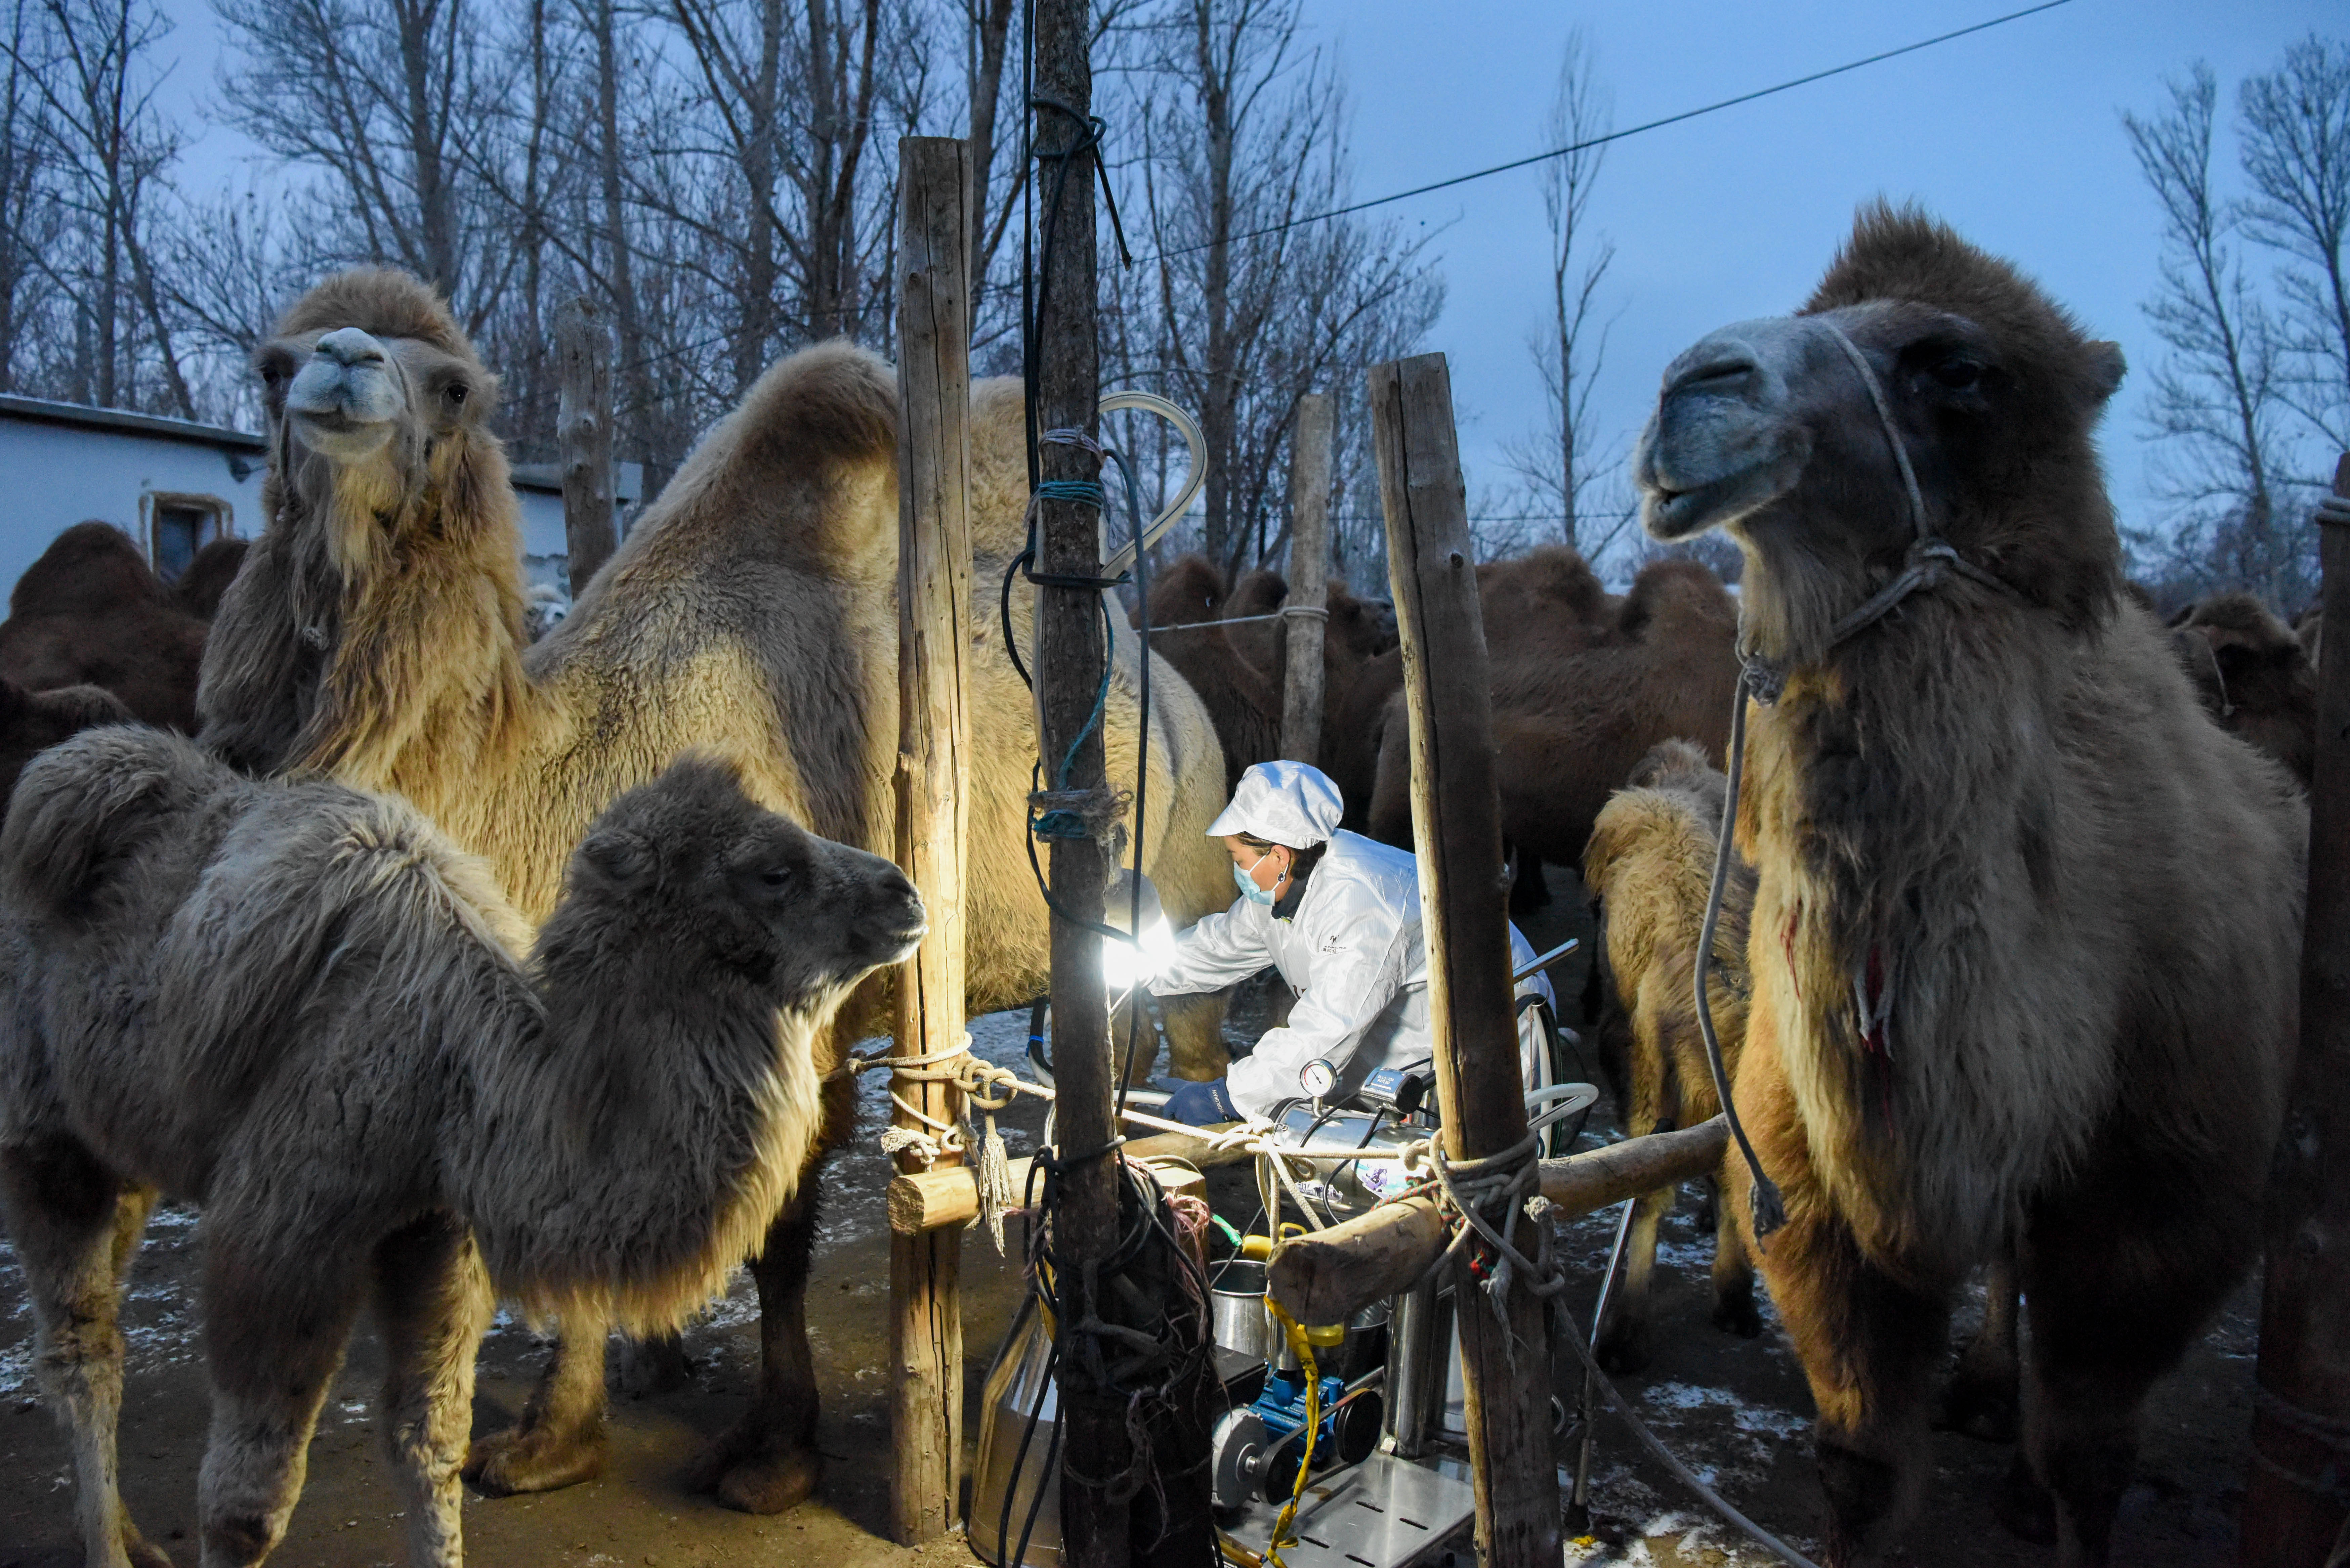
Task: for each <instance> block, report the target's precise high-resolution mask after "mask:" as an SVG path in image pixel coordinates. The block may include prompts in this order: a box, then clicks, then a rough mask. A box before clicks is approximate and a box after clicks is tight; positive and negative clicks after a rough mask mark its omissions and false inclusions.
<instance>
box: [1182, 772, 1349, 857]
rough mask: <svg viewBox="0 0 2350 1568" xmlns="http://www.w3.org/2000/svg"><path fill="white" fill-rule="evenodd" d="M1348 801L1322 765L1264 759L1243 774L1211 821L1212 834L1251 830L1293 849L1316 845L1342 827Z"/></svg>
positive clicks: (1266, 838) (1227, 834)
mask: <svg viewBox="0 0 2350 1568" xmlns="http://www.w3.org/2000/svg"><path fill="white" fill-rule="evenodd" d="M1346 814H1347V803H1346V801H1345V799H1344V798H1343V797H1341V796H1340V795H1339V794H1338V786H1337V785H1336V784H1332V783H1331V782H1330V776H1329V775H1328V774H1326V773H1324V772H1323V771H1322V770H1321V769H1320V768H1317V767H1312V766H1309V765H1308V764H1306V763H1290V762H1280V763H1257V764H1256V765H1255V766H1254V767H1253V768H1251V769H1249V771H1248V772H1246V773H1244V774H1242V775H1241V782H1240V787H1239V788H1237V789H1235V790H1233V791H1232V804H1231V805H1228V806H1226V807H1224V810H1223V815H1221V816H1219V817H1217V818H1216V820H1215V821H1213V822H1211V823H1210V824H1209V825H1208V836H1209V837H1211V838H1222V837H1225V836H1229V835H1232V834H1235V833H1245V834H1247V835H1249V836H1251V837H1253V838H1262V839H1263V840H1265V841H1266V842H1267V843H1270V844H1285V845H1287V846H1289V847H1290V848H1292V849H1311V848H1312V847H1314V846H1315V845H1317V844H1322V843H1326V842H1327V841H1328V839H1329V837H1330V836H1331V835H1332V834H1334V833H1336V832H1337V831H1338V820H1339V818H1341V817H1343V816H1344V815H1346Z"/></svg>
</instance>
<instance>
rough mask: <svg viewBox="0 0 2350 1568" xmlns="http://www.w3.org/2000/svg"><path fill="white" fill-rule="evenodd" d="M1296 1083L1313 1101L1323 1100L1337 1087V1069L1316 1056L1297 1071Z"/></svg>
mask: <svg viewBox="0 0 2350 1568" xmlns="http://www.w3.org/2000/svg"><path fill="white" fill-rule="evenodd" d="M1297 1083H1298V1086H1299V1087H1300V1088H1303V1089H1304V1090H1305V1092H1306V1093H1307V1094H1309V1095H1311V1096H1314V1097H1315V1099H1317V1100H1319V1099H1324V1098H1326V1097H1327V1096H1328V1095H1329V1093H1330V1091H1331V1090H1333V1089H1335V1088H1336V1087H1337V1086H1338V1069H1337V1068H1336V1067H1334V1066H1332V1065H1331V1064H1329V1063H1327V1062H1326V1061H1324V1060H1323V1059H1322V1058H1321V1057H1319V1056H1316V1057H1315V1058H1314V1060H1312V1061H1311V1062H1308V1063H1306V1064H1305V1065H1304V1066H1303V1067H1300V1068H1299V1069H1298V1070H1297Z"/></svg>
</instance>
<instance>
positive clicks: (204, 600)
mask: <svg viewBox="0 0 2350 1568" xmlns="http://www.w3.org/2000/svg"><path fill="white" fill-rule="evenodd" d="M245 546H246V541H244V540H243V539H214V540H213V542H212V543H211V544H209V545H205V546H204V547H203V549H201V550H199V551H197V552H196V556H195V559H193V560H192V561H190V562H189V563H188V569H187V570H186V571H184V572H182V573H181V574H180V580H179V581H178V582H176V583H173V584H172V589H171V592H172V604H173V605H175V606H176V607H178V608H179V610H180V612H181V613H182V614H183V615H192V616H193V617H195V618H197V619H198V620H201V621H209V620H211V619H212V618H213V617H214V616H216V615H218V614H219V613H220V602H221V596H222V595H223V594H225V593H227V592H228V586H229V584H231V583H233V582H234V581H236V574H237V569H238V568H239V567H241V566H244V552H245Z"/></svg>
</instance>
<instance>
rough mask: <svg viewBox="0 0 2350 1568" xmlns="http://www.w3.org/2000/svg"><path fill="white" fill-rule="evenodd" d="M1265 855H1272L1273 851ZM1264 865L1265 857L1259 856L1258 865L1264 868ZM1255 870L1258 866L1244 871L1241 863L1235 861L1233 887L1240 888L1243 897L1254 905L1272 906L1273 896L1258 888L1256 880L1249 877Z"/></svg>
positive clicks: (1233, 864)
mask: <svg viewBox="0 0 2350 1568" xmlns="http://www.w3.org/2000/svg"><path fill="white" fill-rule="evenodd" d="M1265 853H1266V854H1271V853H1272V851H1270V850H1267V851H1266V852H1265ZM1263 864H1264V856H1263V855H1260V856H1258V857H1256V865H1257V866H1262V865H1263ZM1255 869H1256V866H1251V867H1246V868H1245V869H1243V867H1242V866H1241V864H1240V862H1238V861H1234V862H1233V863H1232V886H1233V887H1235V888H1239V889H1240V890H1241V897H1242V898H1246V899H1247V900H1248V901H1249V902H1250V903H1252V904H1270V903H1272V902H1273V895H1272V894H1270V893H1268V892H1266V891H1265V890H1264V889H1263V888H1260V887H1258V886H1257V885H1256V879H1255V878H1254V877H1251V876H1250V875H1249V872H1251V871H1253V870H1255Z"/></svg>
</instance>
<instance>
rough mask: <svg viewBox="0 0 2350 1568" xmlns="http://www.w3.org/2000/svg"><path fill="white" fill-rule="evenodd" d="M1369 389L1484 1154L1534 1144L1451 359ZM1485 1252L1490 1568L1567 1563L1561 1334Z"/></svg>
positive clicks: (1420, 361) (1466, 1304)
mask: <svg viewBox="0 0 2350 1568" xmlns="http://www.w3.org/2000/svg"><path fill="white" fill-rule="evenodd" d="M1370 383H1371V421H1372V427H1373V430H1374V432H1375V434H1376V438H1377V441H1378V462H1379V503H1380V507H1381V509H1382V510H1383V511H1384V512H1385V513H1386V514H1387V527H1388V580H1389V582H1390V583H1391V585H1392V586H1393V588H1394V592H1395V605H1396V625H1397V628H1398V629H1399V631H1400V632H1401V633H1402V638H1403V670H1404V701H1405V708H1406V711H1407V712H1408V713H1409V716H1410V724H1411V826H1412V833H1413V836H1414V841H1415V842H1416V843H1417V845H1418V846H1419V847H1418V854H1419V907H1420V921H1421V926H1422V929H1424V931H1425V932H1426V936H1427V941H1428V1012H1429V1023H1430V1033H1431V1034H1432V1035H1433V1036H1434V1040H1435V1045H1436V1091H1437V1098H1438V1102H1439V1105H1440V1107H1441V1115H1442V1117H1443V1124H1444V1131H1443V1137H1444V1149H1445V1153H1446V1154H1447V1156H1449V1157H1450V1158H1453V1159H1456V1160H1459V1159H1478V1158H1484V1157H1487V1156H1491V1155H1496V1154H1500V1153H1502V1152H1503V1151H1504V1150H1506V1149H1509V1148H1512V1147H1515V1146H1516V1145H1518V1144H1520V1143H1522V1142H1523V1141H1524V1139H1525V1137H1526V1109H1525V1087H1524V1084H1523V1075H1522V1074H1521V1072H1520V1069H1519V1066H1518V1034H1517V1027H1516V1016H1515V1014H1514V1012H1513V1011H1512V1008H1511V1003H1510V996H1511V986H1510V941H1509V917H1508V915H1507V913H1506V912H1505V910H1504V908H1503V906H1504V903H1505V901H1506V899H1507V898H1508V881H1507V875H1506V872H1505V870H1504V867H1503V861H1502V812H1501V796H1500V794H1499V792H1498V790H1497V787H1496V785H1495V782H1494V772H1493V713H1492V691H1491V690H1490V689H1489V687H1488V685H1487V680H1486V673H1485V629H1484V624H1483V621H1482V613H1481V610H1480V607H1479V603H1478V598H1477V570H1476V561H1475V557H1474V556H1473V554H1472V552H1471V547H1470V540H1469V515H1468V507H1467V504H1466V495H1465V493H1464V492H1463V490H1462V487H1461V454H1460V448H1459V445H1458V443H1457V441H1456V440H1455V437H1454V433H1453V425H1452V381H1451V376H1450V374H1449V373H1448V372H1447V370H1446V369H1445V363H1444V356H1442V355H1441V354H1423V355H1420V356H1419V357H1417V358H1410V359H1399V360H1392V361H1390V362H1388V363H1387V364H1383V365H1375V366H1373V367H1372V368H1371V372H1370ZM1517 1234H1518V1236H1520V1237H1521V1238H1523V1241H1524V1245H1523V1246H1522V1247H1521V1248H1520V1250H1521V1251H1524V1252H1525V1253H1526V1254H1527V1255H1528V1256H1529V1257H1530V1258H1532V1259H1533V1260H1534V1262H1536V1263H1537V1264H1541V1263H1543V1262H1544V1261H1545V1258H1546V1252H1547V1249H1546V1245H1545V1228H1544V1227H1543V1226H1541V1225H1537V1224H1530V1223H1522V1224H1520V1225H1519V1227H1518V1230H1517ZM1479 1245H1482V1244H1477V1245H1472V1246H1471V1247H1468V1248H1464V1249H1463V1250H1462V1251H1461V1259H1460V1262H1458V1264H1457V1265H1455V1268H1454V1272H1453V1290H1454V1293H1455V1299H1456V1300H1457V1301H1458V1302H1459V1303H1460V1306H1459V1311H1458V1321H1459V1323H1460V1325H1461V1369H1462V1372H1463V1375H1464V1380H1465V1382H1466V1384H1467V1386H1468V1399H1467V1405H1468V1409H1467V1417H1468V1425H1469V1462H1470V1468H1471V1473H1472V1475H1473V1478H1474V1480H1475V1484H1476V1491H1477V1545H1478V1549H1479V1551H1480V1552H1482V1555H1483V1558H1484V1561H1485V1563H1487V1564H1488V1568H1536V1565H1537V1564H1539V1565H1540V1568H1555V1564H1556V1563H1557V1562H1558V1559H1559V1550H1560V1548H1559V1494H1558V1481H1557V1471H1556V1469H1555V1461H1554V1459H1553V1458H1552V1454H1551V1421H1550V1401H1551V1366H1550V1335H1549V1331H1548V1327H1547V1325H1546V1324H1544V1321H1543V1319H1544V1314H1543V1304H1542V1302H1541V1300H1540V1298H1538V1297H1536V1296H1535V1295H1534V1293H1533V1292H1532V1291H1530V1290H1528V1289H1525V1288H1524V1286H1523V1282H1520V1283H1518V1284H1517V1285H1515V1286H1513V1288H1512V1289H1511V1290H1510V1291H1509V1292H1508V1293H1507V1294H1506V1296H1505V1298H1504V1300H1503V1311H1504V1312H1505V1313H1506V1314H1507V1318H1506V1321H1503V1319H1502V1318H1501V1317H1497V1316H1496V1314H1495V1312H1494V1309H1493V1308H1492V1306H1489V1305H1488V1304H1487V1297H1486V1294H1485V1292H1484V1288H1483V1286H1482V1283H1481V1282H1479V1281H1478V1280H1477V1279H1476V1278H1475V1277H1474V1276H1473V1275H1472V1274H1471V1258H1472V1255H1473V1254H1474V1253H1475V1252H1476V1251H1478V1250H1479Z"/></svg>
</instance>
